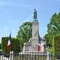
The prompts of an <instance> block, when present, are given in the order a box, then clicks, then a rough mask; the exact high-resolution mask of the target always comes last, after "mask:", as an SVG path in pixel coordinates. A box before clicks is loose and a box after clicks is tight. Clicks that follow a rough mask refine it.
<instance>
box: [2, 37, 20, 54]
mask: <svg viewBox="0 0 60 60" xmlns="http://www.w3.org/2000/svg"><path fill="white" fill-rule="evenodd" d="M8 39H9V38H8V37H2V44H1V46H2V51H3V52H4V53H9V52H10V51H9V50H8V49H7V43H8ZM11 51H14V52H19V51H20V42H19V40H18V39H16V38H11Z"/></svg>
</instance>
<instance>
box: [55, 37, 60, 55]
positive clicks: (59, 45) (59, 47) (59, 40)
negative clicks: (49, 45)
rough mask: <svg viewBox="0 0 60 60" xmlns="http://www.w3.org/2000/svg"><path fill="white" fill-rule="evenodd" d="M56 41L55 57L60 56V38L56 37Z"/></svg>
mask: <svg viewBox="0 0 60 60" xmlns="http://www.w3.org/2000/svg"><path fill="white" fill-rule="evenodd" d="M54 40H55V42H54V48H55V55H60V36H56V37H55V39H54Z"/></svg>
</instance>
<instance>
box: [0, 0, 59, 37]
mask: <svg viewBox="0 0 60 60" xmlns="http://www.w3.org/2000/svg"><path fill="white" fill-rule="evenodd" d="M34 8H36V10H37V13H38V21H39V33H40V36H41V37H43V36H44V35H45V34H46V33H47V24H48V23H49V21H50V18H51V16H52V15H53V14H54V13H59V12H60V0H0V38H1V37H4V36H9V34H10V31H11V34H12V37H16V35H17V32H18V30H19V27H20V26H21V24H22V23H23V22H26V21H33V16H32V14H33V11H34Z"/></svg>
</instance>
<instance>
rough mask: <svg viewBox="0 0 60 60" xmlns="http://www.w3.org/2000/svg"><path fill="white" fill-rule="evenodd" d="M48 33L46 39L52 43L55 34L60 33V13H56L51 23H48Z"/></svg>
mask: <svg viewBox="0 0 60 60" xmlns="http://www.w3.org/2000/svg"><path fill="white" fill-rule="evenodd" d="M47 28H48V30H47V34H46V35H45V39H46V40H47V41H49V43H52V38H53V36H56V35H60V13H58V14H57V13H55V14H54V15H53V16H52V17H51V19H50V23H49V24H48V25H47Z"/></svg>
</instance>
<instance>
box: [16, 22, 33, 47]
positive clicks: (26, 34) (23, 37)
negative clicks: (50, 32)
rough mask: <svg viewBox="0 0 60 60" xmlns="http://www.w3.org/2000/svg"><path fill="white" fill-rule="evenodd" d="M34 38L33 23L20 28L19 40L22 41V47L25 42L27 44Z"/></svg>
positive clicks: (24, 24) (26, 23)
mask: <svg viewBox="0 0 60 60" xmlns="http://www.w3.org/2000/svg"><path fill="white" fill-rule="evenodd" d="M31 36H32V22H25V23H23V24H22V25H21V26H20V27H19V31H18V34H17V38H18V39H19V40H20V43H21V47H23V44H24V42H27V41H28V40H29V39H30V38H31Z"/></svg>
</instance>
